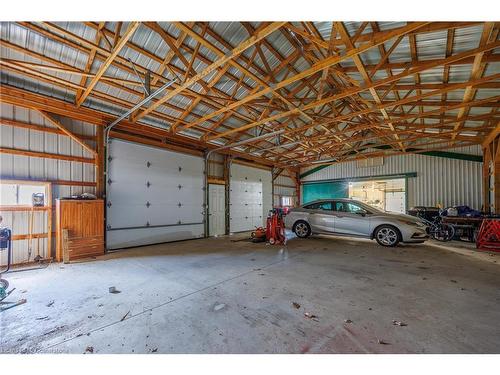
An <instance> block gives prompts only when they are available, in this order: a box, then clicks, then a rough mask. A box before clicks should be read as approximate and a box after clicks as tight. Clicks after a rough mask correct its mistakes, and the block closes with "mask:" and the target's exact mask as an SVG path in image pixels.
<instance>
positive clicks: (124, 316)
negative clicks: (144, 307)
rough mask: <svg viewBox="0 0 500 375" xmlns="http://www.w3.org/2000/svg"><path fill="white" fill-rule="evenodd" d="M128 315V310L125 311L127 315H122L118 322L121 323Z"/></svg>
mask: <svg viewBox="0 0 500 375" xmlns="http://www.w3.org/2000/svg"><path fill="white" fill-rule="evenodd" d="M128 314H130V310H129V311H127V313H126V314H125V315H123V317H122V318H121V319H120V322H123V321H124V320H125V318H126V317H127V316H128Z"/></svg>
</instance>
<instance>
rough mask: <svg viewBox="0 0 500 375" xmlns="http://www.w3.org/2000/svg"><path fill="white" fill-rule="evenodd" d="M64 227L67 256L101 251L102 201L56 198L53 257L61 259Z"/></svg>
mask: <svg viewBox="0 0 500 375" xmlns="http://www.w3.org/2000/svg"><path fill="white" fill-rule="evenodd" d="M63 229H67V230H68V241H67V245H68V255H69V260H74V259H78V258H85V257H91V256H97V255H103V254H104V201H103V200H102V199H96V200H73V199H57V200H56V243H57V246H56V260H57V261H58V262H60V261H61V260H62V259H63V240H62V239H63V233H62V231H63Z"/></svg>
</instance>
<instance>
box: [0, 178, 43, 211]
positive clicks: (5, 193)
mask: <svg viewBox="0 0 500 375" xmlns="http://www.w3.org/2000/svg"><path fill="white" fill-rule="evenodd" d="M34 194H36V195H37V196H40V197H41V196H43V205H44V206H45V205H47V202H46V199H45V197H46V196H47V191H46V184H45V183H44V184H35V185H32V184H30V183H29V182H26V183H24V182H14V181H6V182H2V183H0V205H1V206H31V205H33V195H34Z"/></svg>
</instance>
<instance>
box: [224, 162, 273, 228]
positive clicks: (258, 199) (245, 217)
mask: <svg viewBox="0 0 500 375" xmlns="http://www.w3.org/2000/svg"><path fill="white" fill-rule="evenodd" d="M229 197H230V210H229V214H230V231H231V232H233V233H234V232H243V231H249V230H253V229H255V227H260V226H265V224H266V218H267V213H268V212H269V210H270V209H271V208H272V176H271V171H266V170H263V169H259V168H252V167H247V166H245V165H240V164H236V163H233V164H232V165H231V180H230V196H229Z"/></svg>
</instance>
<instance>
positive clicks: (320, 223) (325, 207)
mask: <svg viewBox="0 0 500 375" xmlns="http://www.w3.org/2000/svg"><path fill="white" fill-rule="evenodd" d="M332 206H333V202H331V201H325V202H320V203H316V204H314V206H313V207H311V211H310V212H309V223H310V224H311V229H312V231H313V232H316V233H325V232H326V233H331V232H333V228H334V216H333V211H332Z"/></svg>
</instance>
